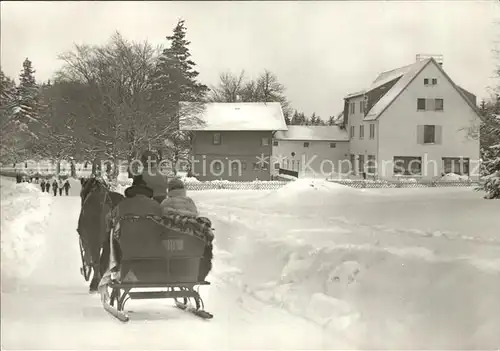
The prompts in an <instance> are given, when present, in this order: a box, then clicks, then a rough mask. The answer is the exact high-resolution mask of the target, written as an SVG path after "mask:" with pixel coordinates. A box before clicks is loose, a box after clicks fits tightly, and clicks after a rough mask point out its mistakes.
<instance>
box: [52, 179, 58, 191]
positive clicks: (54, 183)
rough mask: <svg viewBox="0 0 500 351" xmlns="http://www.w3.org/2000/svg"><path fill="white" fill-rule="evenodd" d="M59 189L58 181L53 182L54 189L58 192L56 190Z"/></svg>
mask: <svg viewBox="0 0 500 351" xmlns="http://www.w3.org/2000/svg"><path fill="white" fill-rule="evenodd" d="M57 187H58V184H57V181H56V180H54V181H53V182H52V189H54V190H56V189H57Z"/></svg>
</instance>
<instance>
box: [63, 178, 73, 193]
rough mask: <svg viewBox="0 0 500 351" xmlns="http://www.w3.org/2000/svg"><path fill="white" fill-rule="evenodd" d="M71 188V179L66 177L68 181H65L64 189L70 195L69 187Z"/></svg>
mask: <svg viewBox="0 0 500 351" xmlns="http://www.w3.org/2000/svg"><path fill="white" fill-rule="evenodd" d="M70 188H71V185H70V184H69V180H68V179H66V182H64V191H65V192H66V196H68V195H69V189H70Z"/></svg>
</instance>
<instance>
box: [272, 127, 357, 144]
mask: <svg viewBox="0 0 500 351" xmlns="http://www.w3.org/2000/svg"><path fill="white" fill-rule="evenodd" d="M274 138H275V139H277V140H306V141H307V140H317V141H321V140H324V141H348V140H349V136H348V135H347V132H346V131H345V130H342V129H340V127H339V126H288V130H287V131H278V132H276V134H275V135H274Z"/></svg>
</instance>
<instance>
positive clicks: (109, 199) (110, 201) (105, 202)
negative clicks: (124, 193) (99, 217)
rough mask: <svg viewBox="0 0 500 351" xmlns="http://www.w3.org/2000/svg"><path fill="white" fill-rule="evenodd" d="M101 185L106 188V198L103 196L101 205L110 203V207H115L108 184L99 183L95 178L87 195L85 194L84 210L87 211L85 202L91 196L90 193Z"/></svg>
mask: <svg viewBox="0 0 500 351" xmlns="http://www.w3.org/2000/svg"><path fill="white" fill-rule="evenodd" d="M96 183H97V184H96ZM99 186H101V187H102V188H104V198H103V200H102V202H101V203H100V204H101V206H104V205H108V206H109V207H110V208H113V200H112V199H111V196H110V195H109V189H108V188H107V187H106V186H103V185H101V184H99V183H98V181H97V180H94V184H93V185H92V188H91V189H90V190H89V191H88V193H87V195H86V196H85V198H84V199H83V201H82V212H84V211H85V203H86V202H87V200H88V199H89V198H90V195H92V193H93V192H94V191H95V190H96V189H97V187H99Z"/></svg>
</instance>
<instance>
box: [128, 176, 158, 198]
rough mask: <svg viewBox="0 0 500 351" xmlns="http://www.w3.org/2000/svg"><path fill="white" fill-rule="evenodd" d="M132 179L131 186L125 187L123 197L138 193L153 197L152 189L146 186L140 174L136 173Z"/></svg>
mask: <svg viewBox="0 0 500 351" xmlns="http://www.w3.org/2000/svg"><path fill="white" fill-rule="evenodd" d="M133 179H134V180H133V181H132V186H130V187H128V188H127V189H125V197H134V196H136V195H138V194H141V195H144V196H147V197H151V198H152V197H153V189H151V188H150V187H148V186H147V184H146V182H145V181H144V179H143V178H142V175H137V176H135V177H134V178H133Z"/></svg>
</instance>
